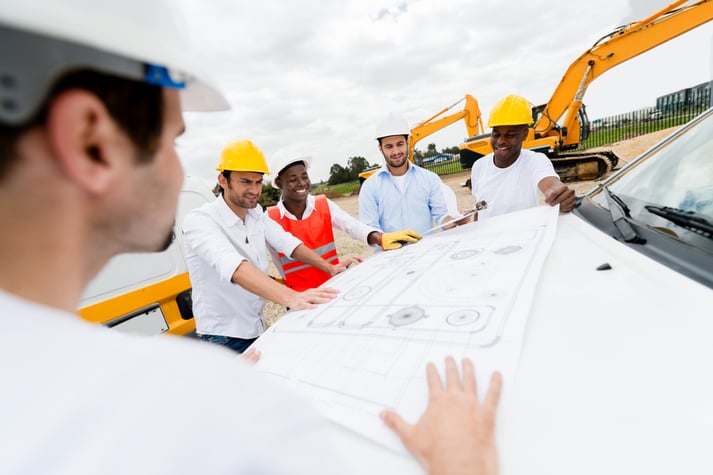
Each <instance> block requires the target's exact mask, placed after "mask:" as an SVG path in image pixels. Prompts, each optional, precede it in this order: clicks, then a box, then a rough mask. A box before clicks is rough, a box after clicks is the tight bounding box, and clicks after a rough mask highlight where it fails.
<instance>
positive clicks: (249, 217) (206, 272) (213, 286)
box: [183, 139, 346, 353]
mask: <svg viewBox="0 0 713 475" xmlns="http://www.w3.org/2000/svg"><path fill="white" fill-rule="evenodd" d="M217 170H218V171H219V172H220V173H219V174H218V184H219V185H220V188H221V195H220V196H218V197H217V198H216V200H215V201H213V202H212V203H207V204H205V205H203V206H201V207H200V208H197V209H195V210H193V211H191V212H190V213H189V214H188V215H187V216H186V218H185V220H184V223H183V234H184V236H185V241H184V242H185V244H184V245H185V251H186V263H187V265H188V273H189V275H190V278H191V284H192V285H193V314H194V316H195V320H196V332H197V333H198V334H199V335H200V336H201V338H202V339H204V340H206V341H210V342H212V343H217V344H220V345H225V346H227V347H229V348H231V349H233V350H235V351H237V352H239V353H242V352H243V351H244V350H246V349H247V348H248V347H249V346H250V344H251V343H252V342H253V341H255V340H256V339H257V337H259V336H260V335H261V334H262V333H263V332H264V331H265V319H264V317H263V313H262V309H263V306H264V304H265V299H267V300H271V301H273V302H277V303H279V304H280V305H284V306H285V307H289V308H291V309H295V310H299V309H304V308H312V307H313V306H314V305H315V304H319V303H324V302H328V301H330V300H332V299H333V298H334V297H335V296H336V294H337V291H336V290H334V289H330V288H320V289H311V290H306V291H304V292H296V291H295V290H292V289H291V288H289V287H287V286H284V285H281V284H279V283H278V282H276V281H275V280H273V279H271V278H270V277H269V276H268V275H267V271H268V264H269V263H268V258H267V250H266V244H269V245H270V247H271V248H273V249H276V250H278V251H279V252H280V253H282V254H284V255H287V256H290V257H292V258H293V259H296V260H299V261H302V262H304V263H306V264H308V265H310V266H314V267H315V268H317V269H319V270H320V271H322V272H324V273H326V274H329V275H334V274H337V273H339V272H342V271H343V270H345V269H346V266H345V265H344V264H339V263H338V264H336V265H332V264H330V263H329V262H327V261H326V260H324V259H322V257H320V256H319V255H318V254H316V253H315V252H314V251H312V250H311V249H309V248H308V247H307V246H305V245H304V244H302V241H300V240H299V239H297V238H296V237H294V236H293V235H291V234H290V233H288V232H286V231H285V230H283V229H282V227H280V225H279V224H277V223H276V222H274V221H272V220H271V219H269V218H267V217H266V216H265V215H264V214H263V212H262V208H261V207H260V205H259V204H258V199H259V198H260V194H261V193H262V184H263V183H262V182H263V175H265V174H267V173H269V171H268V168H267V162H266V161H265V156H264V155H263V153H262V152H261V151H260V150H259V149H258V148H257V147H256V146H255V145H254V144H253V143H252V142H251V141H249V140H245V139H242V140H237V141H235V142H233V143H232V144H230V145H228V146H227V147H226V148H225V149H224V150H223V153H222V155H221V160H220V164H219V165H218V168H217Z"/></svg>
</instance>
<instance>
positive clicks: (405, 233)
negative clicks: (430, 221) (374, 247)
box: [381, 229, 423, 251]
mask: <svg viewBox="0 0 713 475" xmlns="http://www.w3.org/2000/svg"><path fill="white" fill-rule="evenodd" d="M422 237H423V236H421V235H420V234H418V233H417V232H416V231H411V230H410V229H404V230H401V231H394V232H393V233H383V234H382V235H381V248H382V249H383V250H384V251H390V250H392V249H398V248H400V247H401V246H403V245H404V244H406V243H409V242H417V241H418V240H419V239H421V238H422Z"/></svg>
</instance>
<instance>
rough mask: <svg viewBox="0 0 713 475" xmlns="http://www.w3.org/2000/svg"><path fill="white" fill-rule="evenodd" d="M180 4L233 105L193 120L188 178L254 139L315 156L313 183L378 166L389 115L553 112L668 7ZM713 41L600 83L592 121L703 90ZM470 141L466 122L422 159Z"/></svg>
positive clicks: (539, 1) (207, 172)
mask: <svg viewBox="0 0 713 475" xmlns="http://www.w3.org/2000/svg"><path fill="white" fill-rule="evenodd" d="M180 1H181V3H182V4H183V7H184V9H185V11H186V15H187V20H188V27H189V31H190V34H191V37H192V41H193V43H194V45H195V46H196V47H197V48H198V49H199V50H200V52H201V56H202V57H203V59H204V61H205V62H206V63H207V64H208V65H209V66H210V69H211V71H212V72H213V76H214V78H215V79H216V80H217V82H218V84H219V85H220V86H221V88H222V89H223V90H224V91H225V93H226V95H227V97H228V99H229V101H230V103H231V105H232V110H231V111H228V112H221V113H193V114H188V115H187V124H188V133H187V134H186V135H185V136H184V137H183V138H182V139H181V140H180V142H179V153H180V155H181V159H182V161H183V164H184V167H185V169H186V173H187V174H189V175H194V176H201V177H204V178H207V179H210V180H214V179H215V173H216V172H215V171H214V170H215V165H216V164H217V161H218V157H219V155H220V151H221V149H222V148H223V147H224V146H225V145H226V144H227V143H229V142H230V141H232V140H235V139H238V138H249V139H251V140H252V141H253V142H254V143H255V144H256V145H257V146H258V147H260V148H261V149H262V150H263V152H265V154H266V156H267V157H268V162H269V163H270V162H272V161H274V160H276V159H278V158H280V157H285V156H301V155H311V156H312V157H313V159H314V162H313V167H312V170H311V175H312V180H313V182H316V181H319V180H320V179H326V178H327V177H328V176H329V169H330V167H331V165H332V164H334V163H339V164H341V165H344V166H345V165H346V164H347V160H348V158H349V157H351V156H363V157H366V159H367V160H368V161H369V162H370V163H379V164H381V163H382V161H383V159H382V157H381V155H380V154H379V151H378V149H377V148H376V142H375V140H374V137H373V135H374V125H375V123H376V122H377V121H378V120H379V119H381V118H382V117H383V116H384V115H386V114H387V113H388V112H389V111H395V112H398V113H400V114H401V115H403V116H404V118H405V119H406V120H407V121H408V122H409V124H412V125H413V124H415V123H417V122H419V121H421V120H424V119H426V118H428V117H430V116H431V115H433V114H435V113H436V112H438V111H440V110H441V109H443V108H444V107H447V106H449V105H451V104H453V103H454V102H456V101H458V100H459V99H461V98H463V97H464V95H465V94H472V95H473V96H474V97H475V98H476V99H477V100H478V102H479V104H480V108H481V110H482V111H483V115H484V117H483V118H484V121H485V120H486V119H487V115H488V112H489V110H490V108H491V107H492V106H493V105H494V103H495V102H496V101H497V100H498V99H499V98H501V97H502V96H504V95H507V94H509V93H517V94H520V95H523V96H525V97H527V98H528V100H530V101H531V102H533V103H538V104H539V103H545V102H547V100H548V99H549V98H550V96H551V94H552V92H553V91H554V89H555V87H556V86H557V84H558V83H559V81H560V79H561V78H562V75H563V74H564V72H565V71H566V69H567V67H569V65H570V64H571V63H572V62H573V61H574V60H575V59H576V58H577V57H578V56H579V55H581V54H582V53H583V52H584V51H586V50H587V49H589V48H590V47H591V46H592V45H593V44H594V43H595V41H597V40H598V39H599V38H601V37H602V36H604V35H606V34H607V33H609V32H611V31H612V30H613V29H614V28H616V27H617V26H619V25H622V24H624V23H628V22H630V21H633V20H641V19H643V18H645V17H647V16H648V15H650V14H651V13H653V12H654V11H656V10H657V9H659V8H662V7H664V6H666V5H668V4H669V3H671V1H673V0H670V1H669V0H598V1H596V2H594V1H584V0H575V1H570V2H558V3H556V4H555V3H553V2H551V1H547V0H527V1H525V0H513V1H510V2H503V1H499V0H479V1H474V0H331V1H317V0H296V1H294V2H286V1H284V0H279V1H278V0H261V1H258V2H256V1H254V0H250V1H247V0H180ZM712 40H713V22H711V23H710V24H707V25H704V26H701V27H699V28H697V29H696V30H693V31H692V32H689V33H687V34H686V35H684V36H681V37H679V38H677V39H674V40H671V41H669V42H668V43H666V44H664V45H662V46H660V47H658V48H656V49H654V50H652V51H651V52H648V53H645V54H644V55H641V56H639V57H637V58H635V59H633V60H630V61H629V62H627V63H624V64H623V65H620V66H618V67H616V68H614V69H612V70H610V71H609V72H607V73H605V74H604V75H602V76H601V77H600V78H598V79H596V80H595V81H594V82H593V83H592V84H591V85H590V87H589V89H588V90H587V93H586V95H585V97H584V103H585V104H586V105H587V111H588V113H589V117H590V119H596V118H601V117H605V116H607V115H612V114H617V113H623V112H628V111H630V110H634V109H638V108H641V107H646V106H653V105H654V104H655V99H656V97H657V96H660V95H663V94H666V93H668V92H672V91H675V90H678V89H683V88H685V87H689V86H692V85H695V84H699V83H701V82H704V81H708V80H710V79H711V43H712ZM459 108H462V104H460V105H459V106H456V108H454V109H453V110H452V112H456V111H457V110H459ZM465 136H466V131H465V127H464V126H463V123H462V121H460V122H457V123H454V124H453V125H451V126H450V127H448V128H446V129H443V130H442V131H440V132H438V133H436V134H434V135H432V136H430V137H428V138H426V139H424V140H423V141H422V142H421V143H419V146H418V148H420V149H422V150H423V149H425V148H426V146H427V144H428V143H436V145H437V147H438V149H441V148H444V147H449V146H453V145H458V144H459V143H460V142H462V140H463V139H464V138H465ZM268 179H269V177H268Z"/></svg>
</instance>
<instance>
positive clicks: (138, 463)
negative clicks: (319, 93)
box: [0, 0, 500, 474]
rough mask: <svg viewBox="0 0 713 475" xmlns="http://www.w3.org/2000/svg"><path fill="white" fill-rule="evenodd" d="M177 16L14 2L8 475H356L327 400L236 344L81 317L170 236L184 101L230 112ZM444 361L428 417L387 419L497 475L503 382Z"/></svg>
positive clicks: (7, 159) (4, 222) (2, 69)
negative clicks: (324, 415) (328, 420)
mask: <svg viewBox="0 0 713 475" xmlns="http://www.w3.org/2000/svg"><path fill="white" fill-rule="evenodd" d="M174 14H175V6H174V5H172V4H169V3H164V2H159V1H157V0H141V1H132V0H124V1H123V2H114V3H112V4H111V5H110V6H109V4H107V3H105V2H96V1H89V0H63V1H61V2H56V1H49V0H47V1H33V0H13V1H10V0H0V44H1V45H2V46H3V47H2V50H1V51H0V78H2V80H1V81H0V83H1V84H0V203H2V206H0V229H2V232H1V233H0V262H2V265H1V266H0V324H1V325H2V331H1V332H0V359H1V360H2V361H3V362H4V365H3V371H2V379H3V380H2V391H0V421H2V423H0V447H2V456H1V457H0V473H67V474H70V473H71V474H85V473H102V474H106V473H174V474H183V473H185V474H188V473H251V474H265V473H284V474H288V473H300V474H315V473H344V472H345V471H346V470H345V469H344V467H342V466H341V464H340V463H339V461H338V460H337V459H336V457H335V456H334V455H333V453H332V451H331V448H330V446H329V444H327V443H326V442H325V440H324V436H323V434H322V429H321V425H320V420H319V418H318V417H317V416H315V415H314V413H313V411H312V410H310V409H309V407H307V406H306V405H305V404H304V403H302V402H300V401H299V400H298V399H296V398H295V397H294V396H291V395H288V394H286V392H285V391H284V390H282V389H281V388H279V387H275V386H273V385H271V384H269V383H268V382H266V381H264V380H263V379H262V378H261V377H259V376H258V375H257V374H256V373H255V372H254V371H253V370H252V369H251V368H250V366H249V365H247V364H246V363H245V362H243V361H241V359H240V358H235V356H234V355H233V354H232V353H230V352H228V351H225V350H222V349H220V348H217V347H214V346H211V345H205V344H199V343H195V342H192V341H191V340H189V339H178V338H170V337H166V338H146V337H131V336H127V335H124V334H121V333H118V332H115V331H114V330H111V329H107V328H104V327H99V326H95V325H92V324H89V323H88V322H86V321H84V320H81V319H80V318H79V317H77V316H76V315H75V314H74V310H75V308H76V306H77V304H78V302H79V300H80V296H81V294H82V292H83V290H84V288H85V286H86V285H87V283H88V282H89V281H90V280H91V279H92V278H93V277H94V276H95V275H96V274H97V272H99V270H100V269H101V268H102V266H104V264H105V263H106V262H107V261H108V260H109V259H110V258H111V257H112V256H114V255H116V254H119V253H122V252H150V251H156V250H160V249H163V248H165V247H166V246H167V245H169V243H170V242H171V235H172V226H173V220H174V215H175V211H176V204H177V198H178V192H179V188H180V187H181V182H182V180H183V172H182V169H181V165H180V162H179V160H178V157H177V155H176V152H175V149H174V140H175V139H176V137H177V136H179V135H180V134H181V133H182V132H183V129H184V123H183V119H182V115H181V108H182V106H183V107H184V108H188V107H190V108H192V109H193V110H201V109H202V110H208V109H220V108H224V107H225V106H226V102H225V100H224V99H223V97H222V95H221V94H220V93H219V92H218V91H217V90H215V89H213V88H212V87H211V85H210V83H209V82H206V81H205V80H202V76H200V75H198V74H196V70H195V69H193V68H192V66H191V65H190V64H188V63H187V62H186V60H187V59H188V58H194V57H196V56H197V55H195V54H193V53H191V50H190V49H188V48H186V47H185V46H183V43H182V41H181V36H180V35H178V34H177V32H176V31H175V29H174V28H173V27H172V25H173V20H172V19H173V15H174ZM179 93H182V97H180V96H179ZM447 368H448V372H447V387H446V388H445V389H444V388H443V387H442V386H441V381H440V378H439V377H438V374H437V373H435V369H433V368H431V367H429V381H430V382H431V383H432V387H431V392H432V394H433V395H434V400H433V401H432V402H431V403H430V404H429V406H428V408H427V410H426V413H425V414H424V416H423V417H422V419H421V420H420V421H419V422H418V423H417V424H416V425H415V426H410V425H408V424H406V423H404V422H403V421H401V420H400V419H399V418H398V417H397V416H395V415H394V414H392V413H387V414H385V416H384V418H385V421H386V422H387V424H389V426H391V427H394V429H395V430H396V431H397V433H398V434H399V435H400V436H401V437H402V438H403V440H404V441H405V444H406V445H407V447H409V448H410V449H411V450H413V451H414V453H415V454H416V456H417V457H418V458H419V460H421V462H422V463H424V464H425V465H426V467H428V468H429V470H431V471H432V472H433V473H435V469H436V468H438V469H452V470H455V469H458V468H459V467H460V468H461V469H463V468H466V467H467V468H468V469H470V470H471V472H472V473H494V472H493V471H492V470H487V469H482V467H483V464H490V463H492V462H494V461H496V460H497V459H496V457H495V450H494V446H493V445H492V441H493V434H492V433H493V424H492V417H493V413H494V411H495V406H496V405H497V395H498V391H499V388H500V379H499V377H498V376H496V377H495V379H494V383H493V384H492V385H491V391H490V393H489V396H486V399H485V402H484V403H483V404H481V403H479V402H478V397H477V393H476V391H475V387H474V384H475V381H474V379H473V370H472V367H471V366H470V363H469V362H467V361H465V362H464V366H463V374H464V376H463V382H462V383H461V378H460V377H459V376H458V370H457V368H455V362H454V361H452V360H449V362H447ZM436 383H437V384H436ZM189 412H190V413H189ZM432 438H434V439H432ZM275 447H279V452H280V454H279V457H276V456H275ZM459 454H465V455H466V457H467V458H466V459H463V458H461V459H460V460H455V458H456V457H457V456H458V455H459ZM451 459H454V460H452V461H451ZM491 466H492V465H491ZM451 473H455V472H451Z"/></svg>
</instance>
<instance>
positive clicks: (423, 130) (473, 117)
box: [408, 94, 485, 162]
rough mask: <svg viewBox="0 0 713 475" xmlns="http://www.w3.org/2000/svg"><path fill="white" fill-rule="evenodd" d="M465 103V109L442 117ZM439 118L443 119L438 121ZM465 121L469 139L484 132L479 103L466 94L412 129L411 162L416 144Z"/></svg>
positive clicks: (409, 150)
mask: <svg viewBox="0 0 713 475" xmlns="http://www.w3.org/2000/svg"><path fill="white" fill-rule="evenodd" d="M463 101H465V107H463V110H461V111H459V112H456V113H454V114H451V115H447V116H445V117H441V116H442V115H443V114H445V113H446V112H448V111H449V110H451V109H452V108H453V107H455V106H457V105H458V104H460V103H461V102H463ZM438 117H441V118H440V119H438ZM461 119H463V121H464V122H465V128H466V130H467V131H468V137H472V136H474V135H479V134H482V133H483V132H484V130H485V129H484V128H483V119H482V116H481V113H480V107H479V106H478V101H477V100H476V99H475V97H473V96H471V95H470V94H466V95H465V97H464V98H462V99H460V100H459V101H457V102H455V103H453V104H451V105H450V106H448V107H444V108H443V109H442V110H441V111H440V112H438V113H436V114H434V115H432V116H431V117H429V118H428V119H426V120H424V121H422V122H419V123H418V124H417V125H415V126H414V127H413V128H412V129H411V140H410V141H409V149H408V157H409V160H411V161H412V162H413V151H414V149H415V148H416V144H417V143H418V142H419V141H420V140H422V139H424V138H426V137H428V136H429V135H431V134H433V133H435V132H438V131H439V130H441V129H443V128H445V127H448V126H449V125H451V124H452V123H454V122H457V121H459V120H461Z"/></svg>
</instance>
